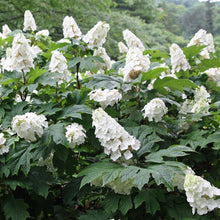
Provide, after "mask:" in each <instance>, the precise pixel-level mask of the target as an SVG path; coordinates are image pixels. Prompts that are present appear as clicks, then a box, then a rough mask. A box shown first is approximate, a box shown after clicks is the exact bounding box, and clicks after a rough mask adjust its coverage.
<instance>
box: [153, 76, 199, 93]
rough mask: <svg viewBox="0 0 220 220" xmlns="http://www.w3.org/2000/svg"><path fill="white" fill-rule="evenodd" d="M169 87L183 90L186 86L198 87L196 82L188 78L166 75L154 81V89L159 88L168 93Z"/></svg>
mask: <svg viewBox="0 0 220 220" xmlns="http://www.w3.org/2000/svg"><path fill="white" fill-rule="evenodd" d="M165 87H167V88H169V89H170V90H171V91H181V92H183V90H184V89H185V88H193V89H194V88H196V87H197V86H196V84H195V83H194V82H192V81H191V80H188V79H175V78H173V77H165V78H163V79H160V78H158V79H157V80H156V81H155V82H154V89H156V90H158V91H159V92H160V93H162V94H167V93H168V92H167V89H166V88H165Z"/></svg>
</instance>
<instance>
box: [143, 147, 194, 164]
mask: <svg viewBox="0 0 220 220" xmlns="http://www.w3.org/2000/svg"><path fill="white" fill-rule="evenodd" d="M192 151H193V150H192V149H191V148H190V147H186V146H180V145H177V146H170V147H169V148H167V149H163V150H159V151H157V152H153V153H150V154H149V155H147V156H146V157H145V159H146V160H145V162H147V163H148V162H154V163H163V162H164V159H163V157H183V156H186V155H187V153H185V152H192Z"/></svg>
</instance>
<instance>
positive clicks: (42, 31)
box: [36, 29, 49, 37]
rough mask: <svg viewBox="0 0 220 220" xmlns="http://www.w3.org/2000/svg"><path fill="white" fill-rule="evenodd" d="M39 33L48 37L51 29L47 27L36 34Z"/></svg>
mask: <svg viewBox="0 0 220 220" xmlns="http://www.w3.org/2000/svg"><path fill="white" fill-rule="evenodd" d="M38 35H41V36H45V37H47V36H49V31H48V30H47V29H44V30H41V31H38V32H37V33H36V36H38Z"/></svg>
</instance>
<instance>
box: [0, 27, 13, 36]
mask: <svg viewBox="0 0 220 220" xmlns="http://www.w3.org/2000/svg"><path fill="white" fill-rule="evenodd" d="M10 33H11V30H10V28H9V27H8V25H7V24H5V25H3V26H2V33H0V38H2V39H5V38H7V36H8V34H10Z"/></svg>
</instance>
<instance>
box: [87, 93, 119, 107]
mask: <svg viewBox="0 0 220 220" xmlns="http://www.w3.org/2000/svg"><path fill="white" fill-rule="evenodd" d="M89 98H90V100H94V101H96V102H99V104H100V105H101V107H102V108H103V109H105V108H106V107H107V106H108V105H110V106H113V105H114V104H115V103H118V102H119V101H120V100H121V98H122V95H121V93H120V92H119V91H118V90H117V89H111V90H110V89H104V90H102V89H97V90H93V91H91V92H90V93H89Z"/></svg>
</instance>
